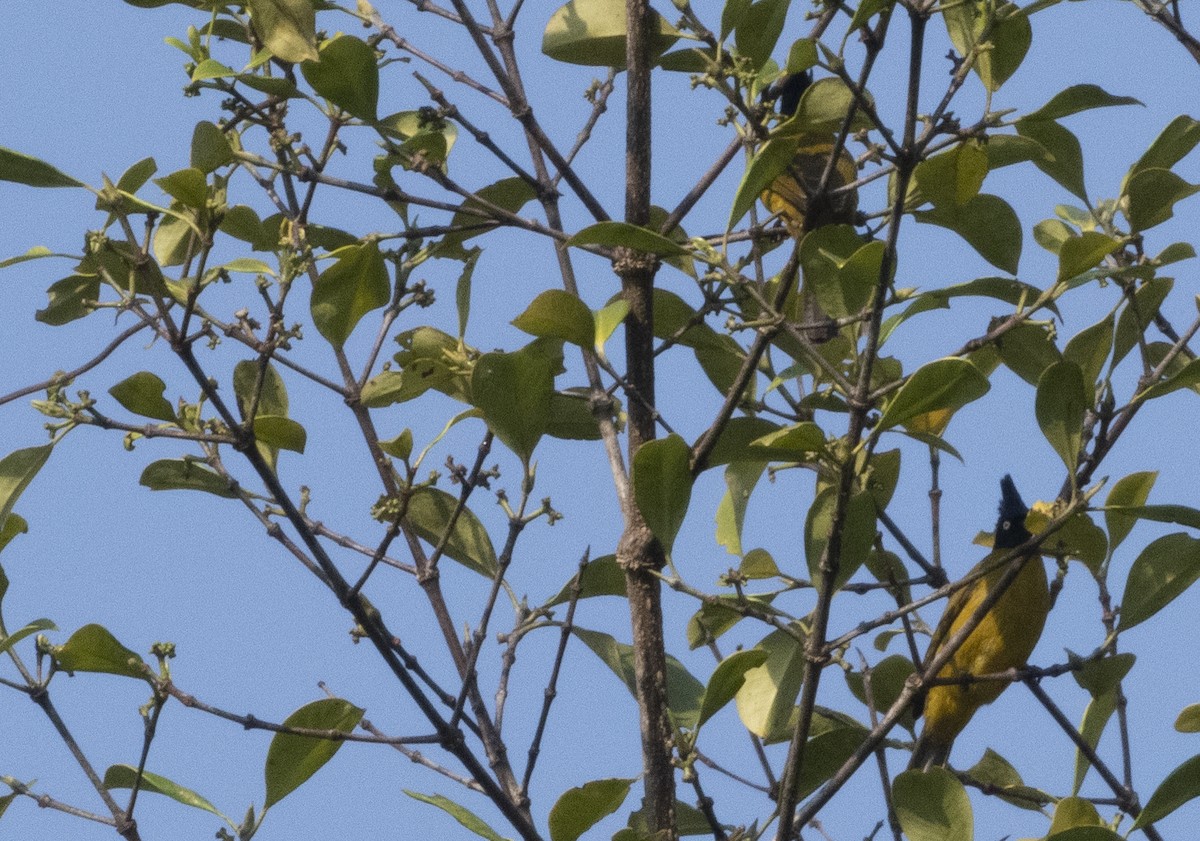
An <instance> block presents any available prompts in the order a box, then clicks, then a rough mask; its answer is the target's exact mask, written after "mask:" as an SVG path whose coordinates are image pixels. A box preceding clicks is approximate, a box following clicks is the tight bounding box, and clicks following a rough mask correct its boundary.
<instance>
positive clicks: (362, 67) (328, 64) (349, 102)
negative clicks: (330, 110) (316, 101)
mask: <svg viewBox="0 0 1200 841" xmlns="http://www.w3.org/2000/svg"><path fill="white" fill-rule="evenodd" d="M375 62H376V59H375V50H374V49H372V48H371V47H370V46H369V45H368V44H367V42H366V41H361V40H359V39H358V38H355V37H354V36H352V35H339V36H338V37H336V38H334V39H333V40H331V41H326V42H325V43H324V44H322V45H321V50H320V59H318V60H317V61H306V62H304V64H302V65H300V69H301V71H302V72H303V73H304V78H305V79H307V80H308V83H309V84H310V85H312V86H313V90H315V91H316V92H317V93H319V94H320V95H321V96H323V97H325V98H326V99H328V100H329V101H330V102H332V103H333V104H334V105H336V106H338V107H339V108H341V109H342V110H343V111H346V112H348V113H350V114H352V115H353V116H355V117H359V118H361V119H364V120H374V119H375V118H376V116H377V115H376V111H375V108H376V105H377V103H378V101H379V67H378V65H377V64H376V63H375Z"/></svg>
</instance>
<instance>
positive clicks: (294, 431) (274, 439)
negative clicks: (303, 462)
mask: <svg viewBox="0 0 1200 841" xmlns="http://www.w3.org/2000/svg"><path fill="white" fill-rule="evenodd" d="M254 437H255V438H256V439H257V440H258V443H260V444H265V445H266V446H268V447H272V448H274V449H280V450H291V451H292V452H294V453H302V452H304V445H305V443H307V441H308V433H307V432H305V431H304V427H303V426H301V425H300V424H298V423H296V421H294V420H292V419H291V418H287V417H283V416H282V415H264V414H259V415H258V416H257V417H255V418H254Z"/></svg>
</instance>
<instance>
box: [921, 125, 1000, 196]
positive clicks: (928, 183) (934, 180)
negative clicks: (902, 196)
mask: <svg viewBox="0 0 1200 841" xmlns="http://www.w3.org/2000/svg"><path fill="white" fill-rule="evenodd" d="M987 174H988V153H987V150H986V149H985V147H984V146H983V144H981V143H980V142H979V141H978V140H974V139H972V140H968V141H964V142H963V143H960V144H959V145H957V146H955V147H954V148H953V149H951V150H950V151H948V152H942V153H941V154H939V155H934V156H933V157H931V158H927V159H926V160H924V161H922V162H921V163H919V164H917V168H916V170H915V171H914V172H913V181H914V189H915V190H916V191H917V193H918V194H919V196H920V199H922V200H928V201H930V202H932V203H933V205H934V206H935V207H942V206H947V207H959V206H961V205H964V204H966V203H967V202H969V201H970V200H971V199H973V198H974V197H975V196H977V195H978V194H979V188H980V187H982V186H983V179H984V178H985V177H987Z"/></svg>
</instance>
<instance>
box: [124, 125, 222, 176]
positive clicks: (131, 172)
mask: <svg viewBox="0 0 1200 841" xmlns="http://www.w3.org/2000/svg"><path fill="white" fill-rule="evenodd" d="M205 125H212V124H211V123H207V124H205ZM213 127H214V128H216V127H215V126H213ZM196 129H197V130H199V129H200V124H197V126H196ZM195 135H196V132H193V134H192V154H193V155H194V154H195V151H196V136H195ZM222 139H224V137H223V136H222ZM225 145H226V146H228V145H229V143H228V141H226V144H225ZM192 166H196V164H194V163H193V164H192ZM156 172H158V164H157V163H155V161H154V158H142V159H141V160H140V161H138V162H137V163H135V164H134V165H133V166H131V167H129V169H127V170H125V172H123V173H122V174H121V177H120V178H119V179H118V180H117V189H118V190H121V191H122V192H125V193H136V192H137V191H138V190H140V189H142V187H144V186H145V185H146V182H147V181H149V180H150V176H152V175H154V173H156Z"/></svg>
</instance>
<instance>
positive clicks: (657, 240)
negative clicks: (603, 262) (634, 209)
mask: <svg viewBox="0 0 1200 841" xmlns="http://www.w3.org/2000/svg"><path fill="white" fill-rule="evenodd" d="M567 245H575V246H580V245H599V246H604V247H607V248H631V249H633V250H634V251H642V252H645V253H647V254H655V255H657V256H659V257H676V256H679V255H680V254H686V253H687V249H685V248H683V246H681V245H680V244H679V243H677V242H675V241H674V240H669V239H667V238H666V237H664V236H663V235H662V234H660V233H658V232H657V231H651V230H649V229H647V228H640V227H638V226H637V225H630V224H629V223H628V222H597V223H595V224H594V225H588V226H587V227H586V228H584V229H583V230H581V231H579V232H578V233H576V234H575V235H574V236H572V237H571V238H570V239H569V240H567Z"/></svg>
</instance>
